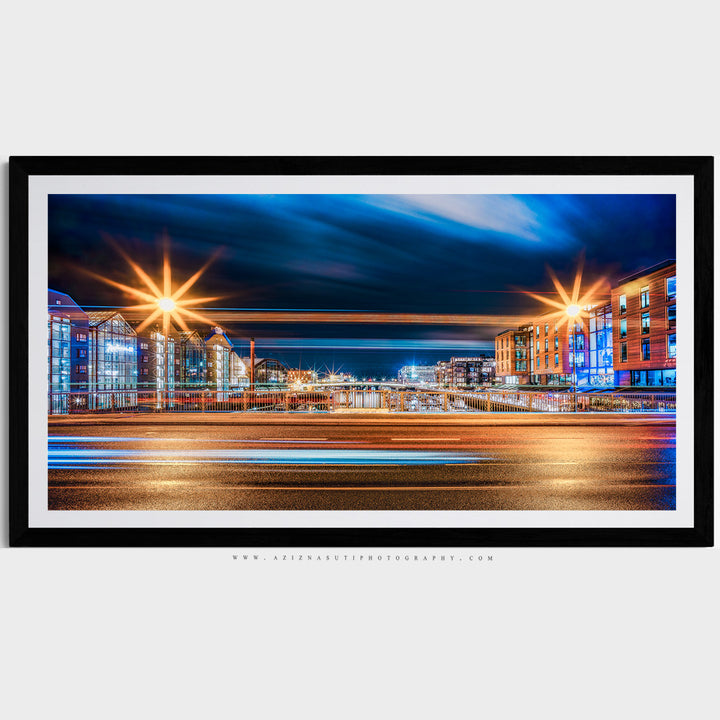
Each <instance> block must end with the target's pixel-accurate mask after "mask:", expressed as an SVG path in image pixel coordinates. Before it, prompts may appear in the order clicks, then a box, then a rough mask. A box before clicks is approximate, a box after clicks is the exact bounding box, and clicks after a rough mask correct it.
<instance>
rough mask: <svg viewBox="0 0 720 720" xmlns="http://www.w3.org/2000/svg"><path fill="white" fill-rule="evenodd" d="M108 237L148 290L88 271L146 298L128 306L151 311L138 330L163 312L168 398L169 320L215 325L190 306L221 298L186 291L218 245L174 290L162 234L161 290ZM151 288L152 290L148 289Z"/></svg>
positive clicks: (166, 238)
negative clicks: (189, 296) (198, 296)
mask: <svg viewBox="0 0 720 720" xmlns="http://www.w3.org/2000/svg"><path fill="white" fill-rule="evenodd" d="M104 237H105V239H106V240H107V241H108V242H110V244H111V245H112V246H113V247H114V248H115V249H116V250H117V251H118V252H119V253H120V255H122V256H123V258H124V259H125V261H126V262H127V263H128V265H130V267H131V268H132V269H133V271H134V272H135V274H136V275H137V276H138V278H139V279H140V280H141V281H142V282H143V283H144V284H145V286H146V287H147V291H146V290H138V289H137V288H134V287H131V286H130V285H124V284H123V283H119V282H116V281H115V280H111V279H110V278H106V277H104V276H102V275H98V274H97V273H93V272H90V271H87V272H88V273H89V274H90V275H92V276H93V277H95V278H97V279H98V280H101V281H102V282H104V283H107V284H108V285H112V286H113V287H116V288H118V289H120V290H122V291H123V292H126V293H128V294H129V295H132V296H133V297H135V298H137V299H138V300H144V301H145V303H143V304H140V305H129V306H127V307H126V308H125V309H127V310H151V311H152V312H150V314H149V315H148V316H147V317H146V318H145V319H144V320H143V321H142V322H141V323H140V324H139V325H138V326H137V328H135V329H136V332H138V333H140V332H142V331H143V330H144V329H145V328H146V327H147V326H148V325H150V323H152V322H154V321H155V320H156V319H157V318H159V317H160V315H162V327H163V337H164V351H165V389H166V398H167V397H168V395H167V388H168V386H169V383H170V377H169V375H168V373H169V367H168V336H169V333H170V321H171V320H172V321H174V322H175V323H177V324H178V325H179V326H180V327H181V328H182V329H183V330H184V331H185V332H190V328H189V327H188V325H187V322H186V320H194V321H196V322H201V323H203V324H208V325H215V323H214V322H213V320H212V319H211V318H209V317H206V316H204V315H201V314H199V313H197V312H195V311H193V310H190V309H189V307H188V306H189V305H193V306H194V305H199V304H202V303H206V302H212V301H214V300H219V299H220V297H200V298H185V295H186V293H187V291H188V290H189V289H190V288H191V287H192V286H193V285H194V284H195V283H196V282H197V281H198V279H199V278H200V277H201V276H202V275H203V273H204V272H205V271H206V270H207V269H208V267H209V266H210V264H211V263H212V262H213V261H214V260H215V258H216V257H217V256H218V254H219V253H220V251H221V248H218V249H217V250H216V251H215V252H214V253H213V254H212V255H211V256H210V258H209V259H208V260H207V262H206V263H205V264H204V265H203V266H202V267H201V268H200V269H199V270H198V271H197V272H195V273H194V274H193V275H192V276H191V277H189V278H188V279H187V280H186V281H185V282H184V283H183V284H182V285H180V286H179V287H178V288H177V289H176V290H175V291H173V287H172V270H171V267H170V253H169V248H168V245H169V242H168V237H167V235H165V236H164V237H163V282H162V286H163V289H162V292H161V291H160V288H159V287H158V285H157V284H156V283H155V282H154V281H153V279H152V278H151V277H150V275H148V273H146V272H145V271H144V270H143V269H142V268H141V267H140V266H139V265H138V264H137V263H136V262H135V261H134V260H133V259H132V258H131V257H130V256H129V255H128V254H127V253H126V252H125V251H124V250H123V249H122V248H121V247H120V246H119V245H118V244H117V243H116V242H115V241H114V240H113V239H112V238H111V237H110V236H108V235H105V236H104ZM148 291H149V292H148Z"/></svg>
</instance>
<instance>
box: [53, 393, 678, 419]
mask: <svg viewBox="0 0 720 720" xmlns="http://www.w3.org/2000/svg"><path fill="white" fill-rule="evenodd" d="M675 403H676V399H675V393H668V392H665V393H646V392H637V393H626V392H618V393H578V394H577V410H578V412H675ZM350 410H356V411H364V412H368V411H380V412H390V413H496V412H548V413H558V412H572V411H573V410H574V404H573V394H572V393H571V392H567V391H562V392H561V391H557V392H554V391H542V392H540V391H538V392H536V391H530V390H494V389H491V388H488V389H486V390H478V391H472V392H459V391H456V390H395V389H375V390H372V389H370V390H369V389H357V390H356V389H352V388H342V389H319V390H308V391H292V390H260V391H254V392H251V391H248V390H245V391H242V392H235V391H231V390H169V391H162V390H160V391H156V390H103V391H95V392H85V393H82V392H66V393H52V394H50V395H48V414H50V415H62V414H73V413H88V412H90V413H112V412H136V413H157V412H200V413H203V412H263V411H264V412H271V411H274V412H342V411H350Z"/></svg>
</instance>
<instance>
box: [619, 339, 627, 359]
mask: <svg viewBox="0 0 720 720" xmlns="http://www.w3.org/2000/svg"><path fill="white" fill-rule="evenodd" d="M620 362H627V343H626V342H624V343H620Z"/></svg>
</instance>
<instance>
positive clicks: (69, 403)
mask: <svg viewBox="0 0 720 720" xmlns="http://www.w3.org/2000/svg"><path fill="white" fill-rule="evenodd" d="M88 336H89V331H88V316H87V313H86V312H85V311H84V310H83V309H82V308H81V307H80V306H79V305H78V304H77V303H76V302H75V301H74V300H73V299H72V298H71V297H70V296H69V295H66V294H65V293H61V292H58V291H56V290H48V411H49V412H51V413H66V412H70V410H82V409H83V408H86V407H87V403H88V377H89V376H88Z"/></svg>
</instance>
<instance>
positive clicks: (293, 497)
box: [48, 414, 675, 510]
mask: <svg viewBox="0 0 720 720" xmlns="http://www.w3.org/2000/svg"><path fill="white" fill-rule="evenodd" d="M161 417H164V418H166V421H163V420H162V419H160V418H158V417H155V418H153V419H150V420H148V418H147V416H139V417H133V418H127V417H124V416H116V417H114V418H107V417H101V418H98V417H93V418H89V419H87V420H81V419H76V418H73V417H68V418H64V419H62V420H61V421H51V423H50V426H49V443H48V444H49V450H48V452H49V478H48V479H49V493H48V507H49V509H51V510H63V509H74V510H271V509H272V510H328V509H331V510H401V509H403V510H405V509H406V510H640V509H648V510H672V509H674V507H675V425H674V418H672V416H665V417H653V418H647V417H644V418H640V417H629V416H587V415H586V416H548V415H527V414H525V415H515V414H503V415H499V416H498V415H494V416H479V417H476V418H473V417H468V416H460V417H458V416H444V417H442V418H438V417H437V416H431V417H428V416H417V417H407V416H404V417H398V416H394V417H393V416H373V415H357V414H354V415H346V416H337V415H325V416H308V415H294V416H293V415H270V414H268V415H266V414H263V415H262V416H259V415H255V416H253V417H247V416H242V415H225V416H215V419H212V416H208V415H206V416H204V417H202V418H200V417H198V418H197V419H193V418H190V417H189V416H161Z"/></svg>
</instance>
